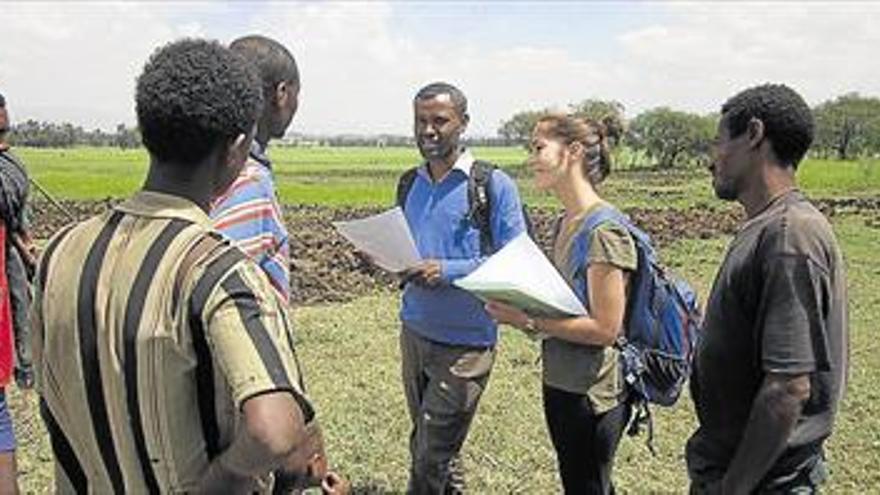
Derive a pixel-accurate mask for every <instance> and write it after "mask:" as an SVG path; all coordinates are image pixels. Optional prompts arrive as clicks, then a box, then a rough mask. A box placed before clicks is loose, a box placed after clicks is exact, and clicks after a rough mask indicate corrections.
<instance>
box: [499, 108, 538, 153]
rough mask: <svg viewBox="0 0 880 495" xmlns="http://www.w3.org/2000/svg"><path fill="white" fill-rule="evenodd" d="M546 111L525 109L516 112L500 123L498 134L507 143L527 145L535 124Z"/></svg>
mask: <svg viewBox="0 0 880 495" xmlns="http://www.w3.org/2000/svg"><path fill="white" fill-rule="evenodd" d="M548 113H549V110H527V111H524V112H519V113H516V114H514V115H513V117H511V118H510V119H508V120H506V121H505V122H503V123H502V124H501V127H499V128H498V135H499V136H501V137H502V138H503V139H504V140H505V141H507V144H521V145H527V144H528V143H529V139H530V138H531V135H532V129H534V127H535V124H536V123H537V122H538V120H540V119H541V117H543V116H544V115H547V114H548Z"/></svg>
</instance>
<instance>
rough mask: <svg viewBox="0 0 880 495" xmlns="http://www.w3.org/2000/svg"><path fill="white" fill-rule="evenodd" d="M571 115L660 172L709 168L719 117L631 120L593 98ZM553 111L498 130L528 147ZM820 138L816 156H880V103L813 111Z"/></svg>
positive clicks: (846, 101)
mask: <svg viewBox="0 0 880 495" xmlns="http://www.w3.org/2000/svg"><path fill="white" fill-rule="evenodd" d="M567 110H568V112H569V113H570V114H573V115H577V116H580V117H584V118H590V119H593V120H596V121H599V122H602V123H603V124H604V125H605V127H606V128H607V130H608V138H609V140H610V141H611V142H612V144H615V145H623V146H624V147H626V148H628V149H629V150H630V151H632V152H633V153H631V154H630V156H631V157H633V159H635V160H637V161H638V163H631V165H642V166H648V167H656V168H673V167H684V166H693V165H702V164H705V161H706V160H707V159H708V156H709V151H710V150H711V147H712V141H713V139H714V138H715V133H716V127H717V124H718V118H719V115H718V114H717V113H714V114H707V115H699V114H695V113H690V112H684V111H679V110H674V109H671V108H669V107H657V108H653V109H650V110H646V111H644V112H642V113H640V114H638V115H637V116H635V117H634V118H633V119H631V120H628V119H627V118H626V115H625V112H624V110H625V108H624V106H623V104H621V103H620V102H617V101H613V100H597V99H588V100H584V101H582V102H580V103H575V104H571V105H569V106H568V109H567ZM548 113H550V110H527V111H522V112H518V113H516V114H514V115H513V116H512V117H510V118H509V119H508V120H506V121H504V122H503V123H502V124H501V126H500V127H499V128H498V134H499V136H501V137H502V138H503V139H504V140H505V141H506V142H507V144H510V145H514V144H520V145H526V144H528V140H529V136H530V133H531V131H532V128H533V127H534V126H535V123H536V122H537V121H538V120H539V119H540V118H541V117H542V116H544V115H546V114H548ZM813 114H814V116H815V119H816V137H815V140H814V143H813V147H812V149H811V154H813V155H814V156H817V157H820V158H835V159H840V160H850V159H856V158H864V157H876V156H880V98H873V97H866V96H861V95H859V94H858V93H848V94H845V95H843V96H840V97H838V98H836V99H833V100H829V101H826V102H823V103H820V104H819V105H816V106H815V107H814V108H813Z"/></svg>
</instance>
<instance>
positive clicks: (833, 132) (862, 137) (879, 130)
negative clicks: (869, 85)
mask: <svg viewBox="0 0 880 495" xmlns="http://www.w3.org/2000/svg"><path fill="white" fill-rule="evenodd" d="M813 114H814V116H815V118H816V139H815V141H814V143H813V149H814V150H815V151H816V152H818V153H819V154H820V155H823V156H834V157H836V158H838V159H840V160H848V159H851V158H855V157H857V156H863V155H869V154H870V155H874V154H877V153H880V99H878V98H870V97H863V96H860V95H859V94H858V93H848V94H845V95H843V96H840V97H838V98H837V99H835V100H829V101H826V102H824V103H821V104H820V105H818V106H816V107H815V108H814V109H813Z"/></svg>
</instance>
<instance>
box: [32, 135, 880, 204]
mask: <svg viewBox="0 0 880 495" xmlns="http://www.w3.org/2000/svg"><path fill="white" fill-rule="evenodd" d="M16 152H17V153H18V154H19V155H20V156H21V157H22V158H23V159H24V161H25V163H26V164H27V166H28V167H29V169H30V171H31V173H32V175H33V177H34V178H35V179H36V180H38V181H39V182H40V183H41V184H42V185H43V186H45V187H46V188H47V189H48V190H49V191H51V192H52V193H53V194H56V195H58V196H59V197H64V198H71V199H103V198H106V197H108V196H114V197H122V196H127V195H129V194H131V193H132V192H133V191H135V190H136V189H137V188H138V187H139V186H140V185H141V183H142V182H143V178H144V174H145V172H146V164H147V155H146V153H145V152H144V151H143V150H128V151H121V150H118V149H113V148H74V149H69V150H55V149H49V150H43V149H17V150H16ZM475 155H476V156H478V157H480V158H481V159H485V160H489V161H492V162H494V163H497V164H499V165H501V166H502V167H503V168H504V169H505V170H507V171H508V172H510V173H511V174H513V175H514V176H515V177H517V179H518V182H519V184H520V188H521V190H522V193H523V196H524V198H525V200H526V201H527V202H528V203H529V204H532V205H542V204H548V203H549V202H552V201H551V200H550V199H549V198H548V197H547V196H545V195H541V194H538V193H537V192H536V191H535V190H534V188H533V187H532V185H531V180H530V176H531V174H530V173H529V171H528V170H526V168H525V167H524V165H523V161H524V160H525V156H526V155H525V151H524V150H523V149H522V148H514V147H511V148H478V149H476V150H475ZM624 155H625V153H624ZM272 157H273V159H274V161H275V172H276V176H277V187H278V190H279V195H280V198H281V201H282V202H284V203H303V204H324V205H339V206H342V205H369V204H388V205H390V204H392V203H393V199H394V190H395V184H396V181H397V177H398V176H399V175H400V173H401V172H402V171H403V170H405V169H406V168H407V167H410V166H412V165H413V164H414V163H417V161H418V155H417V151H416V150H415V149H410V148H277V149H273V150H272ZM628 162H629V160H628V158H627V157H625V156H624V157H623V158H622V159H621V160H620V163H621V164H626V163H628ZM799 178H800V181H801V184H802V185H803V187H804V189H805V190H806V191H807V192H808V193H809V194H810V195H811V196H813V197H831V196H838V195H847V196H865V195H872V194H873V195H876V193H877V191H880V161H877V160H873V161H862V162H836V161H824V160H807V161H806V162H805V163H803V164H802V165H801V170H800V172H799ZM708 182H709V175H708V173H707V172H706V171H705V170H696V169H690V170H682V171H672V172H669V173H652V172H645V171H642V170H634V169H630V170H619V171H618V172H617V173H613V174H612V175H611V178H610V179H609V181H608V182H607V183H606V184H605V186H604V188H605V193H606V195H607V196H608V197H609V199H612V200H614V201H615V202H616V203H617V204H619V205H621V206H623V207H630V206H648V207H686V206H691V205H694V204H705V205H710V204H713V199H712V191H711V188H710V187H709V186H708Z"/></svg>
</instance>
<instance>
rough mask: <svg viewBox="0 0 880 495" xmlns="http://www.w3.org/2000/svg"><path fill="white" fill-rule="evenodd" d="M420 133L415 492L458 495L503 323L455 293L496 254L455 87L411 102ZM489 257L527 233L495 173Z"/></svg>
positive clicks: (410, 323) (410, 359)
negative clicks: (477, 207) (481, 217)
mask: <svg viewBox="0 0 880 495" xmlns="http://www.w3.org/2000/svg"><path fill="white" fill-rule="evenodd" d="M414 110H415V122H414V131H415V138H416V142H417V144H418V148H419V151H420V152H421V154H422V156H423V157H424V159H425V161H424V162H423V163H422V165H420V166H419V167H418V168H417V171H416V176H415V179H414V180H413V183H412V186H411V187H410V189H409V191H408V193H407V194H406V197H405V198H404V199H403V209H404V214H405V216H406V219H407V222H408V223H409V227H410V229H411V230H412V233H413V237H414V239H415V242H416V246H417V247H418V249H419V252H420V253H421V255H422V257H423V258H424V259H425V261H423V262H422V263H421V264H419V265H418V266H416V267H414V268H412V269H410V270H408V271H407V272H406V273H405V274H404V275H405V280H407V281H408V283H407V284H406V287H405V290H404V293H403V304H402V308H401V311H400V319H401V321H402V323H403V330H402V331H401V334H400V347H401V358H402V368H403V383H404V390H405V393H406V399H407V405H408V408H409V413H410V418H411V419H412V422H413V429H412V433H411V437H410V454H411V456H412V464H411V467H410V481H409V488H408V492H409V493H416V494H437V493H459V492H460V490H461V488H462V484H463V480H462V479H461V476H460V474H461V472H460V465H459V463H458V461H457V456H458V452H459V449H460V448H461V446H462V444H463V443H464V440H465V437H466V436H467V432H468V428H469V426H470V424H471V420H472V419H473V417H474V412H475V411H476V408H477V403H478V401H479V399H480V396H481V394H482V392H483V390H484V389H485V387H486V384H487V382H488V379H489V373H490V372H491V370H492V364H493V362H494V359H495V343H496V342H497V339H498V331H497V325H496V324H495V323H494V322H493V321H492V319H491V318H490V317H489V315H488V314H487V313H486V311H485V310H484V309H483V304H482V303H481V302H480V300H479V299H477V298H476V297H474V296H472V295H471V294H469V293H467V292H465V291H463V290H461V289H458V288H456V287H454V286H453V285H452V282H454V281H455V280H456V279H458V278H461V277H463V276H465V275H467V274H469V273H470V272H472V271H473V270H474V269H475V268H477V267H478V266H479V265H480V263H482V261H483V260H484V259H485V256H487V255H488V254H489V253H481V250H480V229H479V226H478V225H476V224H475V223H474V221H473V219H472V215H470V211H469V210H470V202H469V200H468V186H469V179H470V176H471V169H472V167H473V166H474V158H473V156H472V155H471V153H470V151H468V150H467V149H465V148H464V147H463V146H462V145H461V144H460V138H461V135H462V133H463V132H464V130H465V128H466V127H467V124H468V120H469V117H468V113H467V99H466V98H465V96H464V94H463V93H462V92H461V91H460V90H459V89H458V88H456V87H454V86H452V85H450V84H446V83H433V84H430V85H428V86H426V87H424V88H422V89H421V90H420V91H419V92H418V93H417V94H416V96H415V100H414ZM486 191H487V192H488V196H489V197H488V204H489V205H490V212H489V227H490V230H491V239H492V244H493V245H492V249H493V250H497V249H499V248H501V247H502V246H503V245H504V244H506V243H507V242H509V241H510V240H511V239H513V238H514V237H516V236H517V235H519V234H520V233H522V232H524V231H525V220H524V218H523V214H522V205H521V203H520V199H519V193H518V192H517V188H516V184H515V183H514V182H513V180H512V179H511V178H510V177H508V176H507V175H506V174H504V172H501V171H500V170H495V171H493V172H492V173H491V175H490V178H489V183H488V187H487V188H486Z"/></svg>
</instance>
